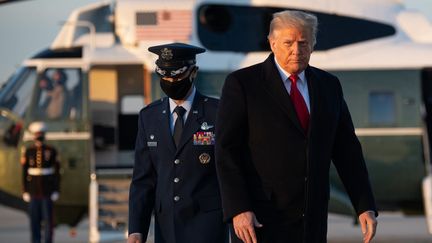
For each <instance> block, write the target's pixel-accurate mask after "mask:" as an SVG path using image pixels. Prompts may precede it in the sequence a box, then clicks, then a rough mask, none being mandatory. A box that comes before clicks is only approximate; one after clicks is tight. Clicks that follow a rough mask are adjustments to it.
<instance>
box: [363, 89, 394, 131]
mask: <svg viewBox="0 0 432 243" xmlns="http://www.w3.org/2000/svg"><path fill="white" fill-rule="evenodd" d="M369 122H370V123H371V124H373V125H392V124H395V123H396V104H395V97H394V93H393V92H389V91H382V92H380V91H378V92H377V91H374V92H371V93H369Z"/></svg>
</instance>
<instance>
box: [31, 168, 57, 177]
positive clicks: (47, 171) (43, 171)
mask: <svg viewBox="0 0 432 243" xmlns="http://www.w3.org/2000/svg"><path fill="white" fill-rule="evenodd" d="M27 173H28V174H29V175H31V176H44V175H52V174H54V168H53V167H50V168H29V169H28V170H27Z"/></svg>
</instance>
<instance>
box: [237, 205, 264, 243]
mask: <svg viewBox="0 0 432 243" xmlns="http://www.w3.org/2000/svg"><path fill="white" fill-rule="evenodd" d="M233 226H234V231H235V233H236V235H237V237H238V238H239V239H241V240H242V241H243V242H244V243H257V238H256V235H255V229H254V227H258V228H261V227H262V226H263V225H262V224H260V223H259V222H258V220H257V219H256V217H255V214H254V213H253V212H251V211H247V212H243V213H240V214H237V215H236V216H235V217H234V218H233Z"/></svg>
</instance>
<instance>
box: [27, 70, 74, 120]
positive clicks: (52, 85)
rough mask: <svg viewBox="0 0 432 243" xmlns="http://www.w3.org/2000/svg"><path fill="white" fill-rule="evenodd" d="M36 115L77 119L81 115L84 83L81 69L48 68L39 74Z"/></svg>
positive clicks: (42, 117)
mask: <svg viewBox="0 0 432 243" xmlns="http://www.w3.org/2000/svg"><path fill="white" fill-rule="evenodd" d="M36 100H37V102H35V105H36V107H35V108H34V109H33V110H34V111H35V112H34V115H35V117H37V118H39V119H76V118H80V117H81V107H82V83H81V72H80V70H79V69H47V70H46V71H45V72H44V73H43V74H41V75H40V76H39V79H38V85H37V91H36Z"/></svg>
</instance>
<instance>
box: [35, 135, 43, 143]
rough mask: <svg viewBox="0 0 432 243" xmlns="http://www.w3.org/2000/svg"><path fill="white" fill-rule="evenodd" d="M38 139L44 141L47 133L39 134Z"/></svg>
mask: <svg viewBox="0 0 432 243" xmlns="http://www.w3.org/2000/svg"><path fill="white" fill-rule="evenodd" d="M35 140H36V141H39V142H43V141H45V135H39V136H37V137H36V138H35Z"/></svg>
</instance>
